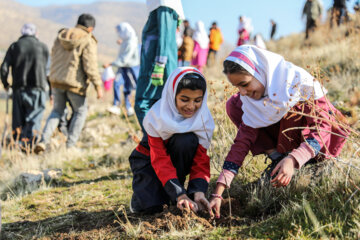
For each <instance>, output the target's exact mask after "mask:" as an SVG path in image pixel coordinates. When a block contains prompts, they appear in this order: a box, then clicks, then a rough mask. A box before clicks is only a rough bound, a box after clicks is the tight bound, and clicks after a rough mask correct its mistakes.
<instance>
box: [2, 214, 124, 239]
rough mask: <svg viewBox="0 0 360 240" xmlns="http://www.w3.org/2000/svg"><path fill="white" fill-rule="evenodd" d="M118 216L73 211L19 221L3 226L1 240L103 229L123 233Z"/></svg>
mask: <svg viewBox="0 0 360 240" xmlns="http://www.w3.org/2000/svg"><path fill="white" fill-rule="evenodd" d="M116 220H117V217H116V214H115V212H114V211H111V210H104V211H100V212H87V211H78V210H76V211H71V212H69V213H67V214H64V215H60V216H56V217H51V218H46V219H43V220H40V221H34V222H32V221H19V222H14V223H5V224H3V226H2V235H1V239H2V240H5V239H9V240H10V239H11V240H16V239H35V238H38V237H42V236H54V238H53V237H51V239H57V237H56V235H59V234H61V233H70V232H83V231H92V230H98V229H102V228H111V229H112V230H113V231H117V232H121V231H122V229H121V227H120V225H119V224H118V223H116V222H115V221H116Z"/></svg>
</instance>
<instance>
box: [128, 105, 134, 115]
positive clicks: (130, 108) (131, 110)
mask: <svg viewBox="0 0 360 240" xmlns="http://www.w3.org/2000/svg"><path fill="white" fill-rule="evenodd" d="M134 114H135V111H134V108H132V107H129V108H128V109H127V115H128V117H130V116H132V115H134Z"/></svg>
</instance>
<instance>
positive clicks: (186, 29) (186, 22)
mask: <svg viewBox="0 0 360 240" xmlns="http://www.w3.org/2000/svg"><path fill="white" fill-rule="evenodd" d="M185 32H187V35H188V36H189V37H191V38H192V36H193V34H194V29H192V28H191V26H190V22H189V20H184V34H185Z"/></svg>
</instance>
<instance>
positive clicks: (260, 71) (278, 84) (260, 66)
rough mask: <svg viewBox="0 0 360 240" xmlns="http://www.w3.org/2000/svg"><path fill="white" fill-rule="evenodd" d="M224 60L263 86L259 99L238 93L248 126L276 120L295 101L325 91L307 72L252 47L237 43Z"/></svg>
mask: <svg viewBox="0 0 360 240" xmlns="http://www.w3.org/2000/svg"><path fill="white" fill-rule="evenodd" d="M226 60H229V61H232V62H235V63H237V64H239V65H240V66H242V67H243V68H245V69H246V70H247V71H248V72H249V73H250V74H251V75H252V76H253V77H255V78H256V79H257V80H259V81H260V82H261V83H262V84H263V85H264V86H265V93H264V97H262V98H261V99H260V100H255V99H252V98H250V97H248V96H240V99H241V101H242V103H243V105H242V110H243V112H244V114H243V117H242V120H243V122H244V123H245V124H246V125H247V126H250V127H252V128H261V127H266V126H269V125H272V124H274V123H277V122H278V121H280V120H281V118H282V117H283V116H284V115H285V114H286V113H287V112H288V111H289V110H290V108H291V107H293V106H294V105H295V104H297V103H298V102H299V101H305V100H307V99H310V98H313V99H315V100H316V99H319V98H321V97H323V96H324V95H325V94H326V89H325V88H323V87H322V86H321V84H320V83H319V82H318V81H317V80H315V79H314V77H313V76H311V75H310V74H309V73H308V72H307V71H305V70H304V69H302V68H300V67H298V66H295V65H294V64H292V63H290V62H287V61H285V59H284V58H283V57H282V56H280V55H278V54H276V53H272V52H269V51H266V50H263V49H260V48H258V47H256V46H251V45H242V46H239V47H237V48H236V49H235V50H234V51H233V52H231V53H230V55H229V56H228V57H227V58H226Z"/></svg>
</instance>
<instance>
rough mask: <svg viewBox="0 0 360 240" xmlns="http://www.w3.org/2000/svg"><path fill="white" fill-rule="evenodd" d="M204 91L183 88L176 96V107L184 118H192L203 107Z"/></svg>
mask: <svg viewBox="0 0 360 240" xmlns="http://www.w3.org/2000/svg"><path fill="white" fill-rule="evenodd" d="M203 98H204V92H203V91H202V90H201V89H197V90H191V89H188V88H183V89H181V91H180V92H179V93H178V94H177V95H176V97H175V104H176V108H177V110H178V111H179V113H180V114H181V115H182V116H183V117H184V118H191V117H192V116H193V115H194V114H195V113H196V111H197V110H198V109H199V108H200V107H201V104H202V102H203Z"/></svg>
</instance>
